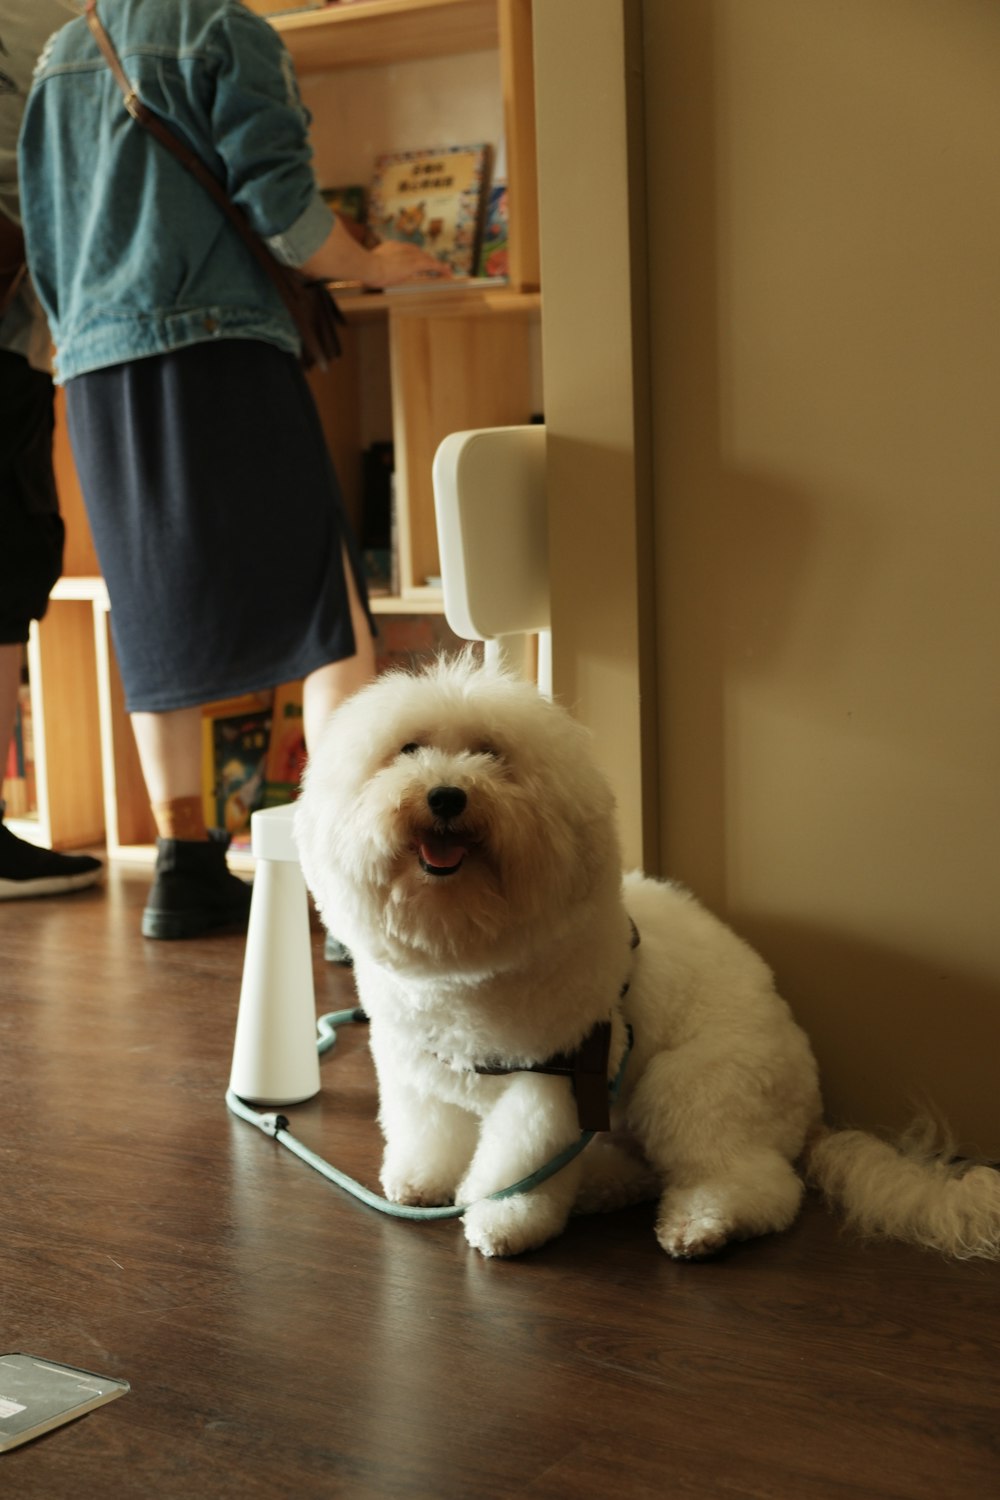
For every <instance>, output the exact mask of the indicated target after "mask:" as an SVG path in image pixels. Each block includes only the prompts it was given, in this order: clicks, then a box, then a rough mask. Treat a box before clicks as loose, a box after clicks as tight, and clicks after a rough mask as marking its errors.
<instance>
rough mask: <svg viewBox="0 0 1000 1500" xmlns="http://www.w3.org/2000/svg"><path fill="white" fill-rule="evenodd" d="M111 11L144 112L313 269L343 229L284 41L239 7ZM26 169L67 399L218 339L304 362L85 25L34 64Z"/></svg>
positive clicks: (238, 249)
mask: <svg viewBox="0 0 1000 1500" xmlns="http://www.w3.org/2000/svg"><path fill="white" fill-rule="evenodd" d="M99 10H100V15H101V19H102V20H103V22H104V25H105V27H106V28H107V31H108V33H109V35H110V37H111V39H112V41H113V43H114V45H115V48H116V50H117V52H118V54H119V56H120V58H121V60H122V64H123V67H124V69H125V72H126V74H127V75H128V77H129V78H130V79H131V80H132V82H133V83H134V84H135V85H136V87H137V90H138V93H139V97H140V98H141V99H142V100H143V102H144V103H145V104H147V105H148V106H149V107H150V108H151V109H153V110H154V111H156V113H158V114H159V115H161V116H162V117H164V118H165V119H167V120H168V121H169V122H170V124H171V126H172V128H173V129H174V130H175V131H176V132H177V133H178V134H179V135H180V136H181V138H182V139H183V140H184V141H185V142H186V143H187V145H189V146H190V147H191V148H192V149H193V150H195V151H196V152H197V153H198V154H199V156H200V157H201V158H202V160H203V161H204V162H206V163H207V165H208V166H209V167H210V169H211V170H212V171H213V172H214V173H215V175H216V176H217V177H218V179H219V180H220V181H221V182H222V183H223V185H224V186H225V188H226V190H227V192H228V193H229V195H230V197H231V198H233V199H234V200H235V201H236V202H237V203H238V204H239V205H240V206H241V207H242V208H243V209H244V211H245V212H246V214H247V216H248V218H249V220H250V223H251V224H252V225H253V227H254V229H255V230H256V231H257V232H258V234H260V235H261V236H262V237H263V238H264V239H265V240H266V241H267V242H268V244H269V245H270V247H271V249H272V250H273V251H274V253H275V254H276V255H277V256H278V258H279V259H280V260H283V261H285V262H286V263H288V264H291V265H299V264H301V263H302V261H304V260H306V259H307V258H308V257H309V256H310V255H311V254H312V253H313V251H314V250H316V249H318V248H319V246H320V245H321V244H322V243H323V241H324V239H325V238H326V236H327V234H328V233H329V230H330V227H331V224H332V222H333V221H332V217H331V214H330V211H329V210H328V208H327V207H326V204H325V203H324V202H323V199H322V198H321V196H320V195H319V192H318V190H317V187H316V181H315V177H314V175H313V171H312V165H311V158H312V153H311V150H310V147H309V142H308V127H309V114H308V112H307V111H306V109H305V107H304V106H303V104H302V101H301V99H300V97H299V92H298V87H297V84H296V82H295V76H294V73H293V71H292V64H291V59H290V57H289V55H288V53H287V51H286V49H285V47H284V45H283V43H282V42H281V39H280V38H279V36H278V35H277V33H276V32H275V31H274V30H273V29H272V27H271V26H270V25H268V23H267V22H266V21H264V20H262V19H261V18H260V17H258V16H256V15H254V14H252V13H251V12H250V11H249V10H247V9H246V8H245V7H244V6H243V5H242V4H241V3H240V0H183V4H179V3H178V0H100V6H99ZM19 165H20V176H21V209H22V217H23V221H24V227H25V236H26V241H27V246H28V259H29V265H30V268H31V274H32V278H33V280H34V283H35V287H36V289H37V291H38V295H39V298H40V299H41V302H42V305H43V307H44V308H45V311H46V314H47V316H48V319H49V325H50V327H51V329H52V334H53V338H54V340H55V344H56V376H57V379H58V380H59V381H60V382H65V381H67V380H71V379H72V378H73V377H74V376H75V375H80V374H83V373H84V372H86V371H88V370H95V369H100V368H102V367H104V366H106V365H113V364H121V363H123V362H125V361H128V360H134V359H141V358H143V357H144V356H147V355H152V354H162V353H165V352H167V351H169V350H173V349H179V348H182V347H184V346H185V345H189V344H196V343H200V342H205V341H209V340H213V339H219V338H249V339H264V340H266V341H267V342H269V343H272V344H276V345H277V346H278V347H279V348H282V349H286V350H289V351H290V352H293V353H298V350H299V339H298V335H297V333H296V330H295V327H294V324H293V323H292V321H291V318H290V317H289V315H288V313H287V312H286V310H285V308H284V306H283V304H282V302H281V300H280V298H279V297H278V294H277V292H276V291H275V290H274V288H273V286H272V284H271V282H270V281H269V280H268V278H267V276H266V274H265V273H264V271H262V270H261V269H260V268H259V267H258V266H257V264H256V263H255V261H254V259H253V257H252V255H251V253H250V251H249V249H248V248H247V246H246V245H245V244H244V243H243V241H242V239H241V238H240V237H239V235H238V234H237V233H236V231H235V230H234V229H233V228H232V226H231V225H230V224H229V223H228V222H227V220H226V219H225V218H224V217H223V215H222V213H221V211H220V210H219V208H217V206H216V205H215V203H214V202H213V201H212V199H211V198H210V197H209V195H208V194H207V193H206V191H205V189H204V188H203V187H202V186H201V185H200V184H199V183H198V182H196V181H195V179H194V178H193V177H192V176H191V174H190V173H189V172H188V171H187V170H186V168H184V167H183V166H182V165H181V164H180V162H178V161H177V160H176V159H175V158H174V157H173V156H172V155H171V154H170V153H169V152H168V151H167V150H166V149H165V148H164V147H163V146H161V145H160V143H159V142H158V141H156V140H155V139H154V138H153V137H152V136H151V135H150V134H149V132H148V131H146V130H144V129H143V127H142V126H141V125H139V124H138V123H136V122H135V121H134V120H132V119H131V117H130V116H129V115H128V114H127V113H126V110H125V105H124V101H123V99H122V95H121V92H120V90H119V88H118V85H117V83H116V82H115V80H114V78H113V77H112V74H111V71H110V69H109V68H108V66H107V64H106V63H105V61H104V59H103V58H102V56H101V54H100V53H99V51H98V49H97V45H96V43H95V42H94V40H93V38H92V37H91V35H90V31H89V29H88V27H87V24H86V21H85V20H84V19H83V18H82V17H81V18H77V19H75V20H72V21H70V22H69V24H68V25H67V26H64V27H63V28H62V30H61V31H59V32H58V33H57V34H56V35H55V36H54V37H53V38H52V40H51V41H50V43H49V44H48V46H47V47H46V49H45V51H44V52H43V54H42V56H41V57H40V59H39V62H38V66H37V68H36V70H35V77H34V82H33V84H32V88H31V93H30V95H29V98H28V103H27V107H26V110H25V116H24V123H23V126H22V130H21V138H20V143H19Z"/></svg>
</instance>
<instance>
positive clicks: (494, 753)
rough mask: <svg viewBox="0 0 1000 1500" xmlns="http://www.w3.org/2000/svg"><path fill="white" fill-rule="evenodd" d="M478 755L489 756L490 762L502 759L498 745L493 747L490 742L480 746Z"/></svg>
mask: <svg viewBox="0 0 1000 1500" xmlns="http://www.w3.org/2000/svg"><path fill="white" fill-rule="evenodd" d="M478 753H479V754H480V755H488V756H489V758H490V760H500V759H501V755H500V751H499V750H498V749H497V747H496V745H491V744H489V743H488V742H487V743H486V744H482V745H480V746H479V750H478Z"/></svg>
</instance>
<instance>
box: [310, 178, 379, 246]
mask: <svg viewBox="0 0 1000 1500" xmlns="http://www.w3.org/2000/svg"><path fill="white" fill-rule="evenodd" d="M320 196H321V197H322V199H323V202H324V203H325V204H326V206H327V208H329V210H330V212H331V213H333V214H336V216H337V218H338V219H342V220H343V221H344V227H345V228H346V229H348V230H349V231H350V232H351V234H352V235H353V236H354V238H355V239H356V240H357V241H358V243H359V244H361V245H366V244H367V243H368V238H369V236H368V203H367V198H366V194H365V190H364V188H363V187H360V186H357V185H352V186H351V187H330V188H322V189H321V192H320Z"/></svg>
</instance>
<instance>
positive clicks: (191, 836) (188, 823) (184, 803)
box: [152, 797, 208, 844]
mask: <svg viewBox="0 0 1000 1500" xmlns="http://www.w3.org/2000/svg"><path fill="white" fill-rule="evenodd" d="M152 808H153V817H154V819H155V821H156V831H157V833H158V834H159V835H160V838H161V839H183V840H184V841H185V842H186V843H201V844H205V843H207V842H208V829H207V828H206V827H205V810H204V807H203V806H202V801H201V798H200V797H171V798H170V800H169V802H154V803H153V804H152Z"/></svg>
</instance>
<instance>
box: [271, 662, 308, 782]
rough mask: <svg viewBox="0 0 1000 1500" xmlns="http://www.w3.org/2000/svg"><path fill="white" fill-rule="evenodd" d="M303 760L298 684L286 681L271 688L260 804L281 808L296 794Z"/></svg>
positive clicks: (302, 730) (301, 718)
mask: <svg viewBox="0 0 1000 1500" xmlns="http://www.w3.org/2000/svg"><path fill="white" fill-rule="evenodd" d="M305 763H306V737H305V730H304V727H303V717H302V684H301V682H286V683H283V684H282V686H281V687H279V688H277V689H275V694H274V709H273V711H272V715H271V736H270V739H269V741H268V747H267V761H266V764H265V766H264V804H263V805H264V806H265V807H282V806H284V805H285V804H286V803H288V802H294V801H295V799H296V797H297V796H298V795H299V782H300V781H301V779H302V772H303V769H304V768H305Z"/></svg>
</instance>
